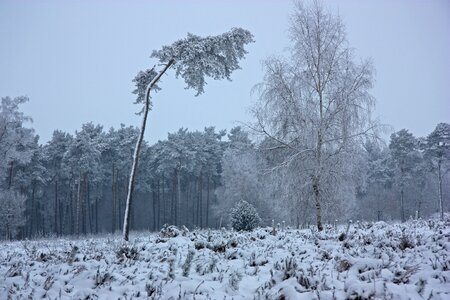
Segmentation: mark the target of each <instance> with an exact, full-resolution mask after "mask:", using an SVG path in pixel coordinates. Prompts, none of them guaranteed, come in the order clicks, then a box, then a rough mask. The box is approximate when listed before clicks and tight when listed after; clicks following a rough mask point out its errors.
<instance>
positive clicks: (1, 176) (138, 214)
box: [0, 97, 450, 239]
mask: <svg viewBox="0 0 450 300" xmlns="http://www.w3.org/2000/svg"><path fill="white" fill-rule="evenodd" d="M27 100H28V99H27V98H25V97H17V98H14V99H12V98H9V97H5V98H3V99H2V102H1V106H0V156H1V157H0V234H1V238H6V239H11V238H31V237H34V236H39V235H49V234H55V235H71V234H89V233H99V232H115V231H116V230H120V229H121V227H122V225H123V216H124V210H125V199H126V193H127V188H128V179H129V178H128V176H129V172H130V167H131V160H132V154H133V148H134V145H135V142H136V138H137V135H138V130H137V128H135V127H131V126H129V127H127V126H125V125H121V127H120V128H118V129H114V128H111V129H109V130H105V129H104V128H103V127H102V126H100V125H94V124H93V123H86V124H83V125H82V127H81V129H80V130H79V131H76V132H75V133H74V134H70V133H65V132H62V131H59V130H56V131H55V132H54V133H53V136H52V138H51V140H50V141H48V142H47V143H46V144H43V145H42V144H40V143H39V140H38V139H39V138H38V136H37V135H36V134H35V133H34V131H33V129H31V128H29V127H27V125H29V124H27V122H28V121H30V118H29V117H28V116H25V115H24V114H23V113H22V112H21V111H20V105H21V104H22V103H24V102H25V101H27ZM355 147H356V146H355ZM449 147H450V125H449V124H446V123H441V124H438V125H437V127H436V129H435V130H434V131H433V132H432V133H430V135H428V136H427V137H425V138H416V137H414V136H413V135H412V134H411V133H409V132H408V131H407V130H401V131H399V132H396V133H394V134H393V135H392V136H391V139H390V141H389V143H388V145H383V143H376V142H373V141H366V142H365V143H364V144H363V145H360V146H358V148H357V150H356V151H355V152H354V153H357V156H358V157H357V159H352V161H356V162H357V163H354V164H353V165H351V166H350V165H345V164H342V165H341V166H335V168H334V169H333V170H330V172H331V173H332V172H336V174H337V176H334V177H333V178H334V179H333V181H332V182H331V181H330V183H329V186H330V187H332V188H329V189H327V194H326V195H323V199H324V200H323V206H322V207H323V218H324V220H325V222H329V223H330V222H335V221H336V220H337V221H339V222H342V221H346V220H348V219H349V218H357V219H365V220H391V219H400V220H402V219H403V220H404V219H406V218H409V217H410V216H412V217H422V216H427V215H429V214H431V213H434V212H436V211H439V208H440V206H443V208H444V210H448V207H449V194H450V191H449V184H448V183H449V176H448V170H449V159H450V150H449V149H450V148H449ZM284 151H286V150H280V149H277V148H276V147H272V143H271V141H270V140H268V139H263V140H261V141H260V142H258V143H255V142H254V141H252V140H251V139H250V138H249V135H248V133H247V132H246V131H244V130H242V129H241V128H240V127H236V128H234V129H232V130H231V131H230V132H229V133H228V134H227V133H226V132H225V131H217V130H216V129H215V128H214V127H207V128H205V129H204V131H188V130H187V129H180V130H179V131H177V132H175V133H172V134H169V135H168V138H167V139H166V140H164V141H159V142H158V143H156V144H153V145H149V144H144V147H143V152H142V153H143V154H142V160H141V161H140V163H139V168H138V170H139V171H138V178H137V187H136V190H135V202H134V203H133V208H132V218H131V223H132V224H131V226H132V229H136V230H139V229H146V230H159V229H160V228H161V226H162V225H163V224H166V223H168V224H175V225H185V226H187V227H189V228H194V227H199V228H206V227H220V226H226V225H227V222H228V219H227V217H228V212H229V209H230V208H231V207H232V206H233V205H234V204H235V203H236V202H237V201H238V200H246V201H247V202H249V203H252V204H253V205H254V206H255V207H256V208H257V210H258V212H259V214H260V216H261V217H262V219H263V221H264V222H265V223H266V224H270V223H271V220H272V219H274V220H275V221H276V222H277V223H278V222H280V223H281V222H283V221H284V222H285V223H286V225H291V226H301V225H304V224H313V223H314V215H315V214H314V201H313V195H314V191H313V190H312V188H311V185H310V184H308V183H309V182H310V181H311V179H310V178H308V176H307V173H305V172H302V170H303V169H305V167H306V166H307V165H308V162H307V161H304V160H295V161H292V162H290V163H286V164H280V162H284V159H283V158H284V157H285V156H286V153H285V152H284ZM330 178H331V177H330Z"/></svg>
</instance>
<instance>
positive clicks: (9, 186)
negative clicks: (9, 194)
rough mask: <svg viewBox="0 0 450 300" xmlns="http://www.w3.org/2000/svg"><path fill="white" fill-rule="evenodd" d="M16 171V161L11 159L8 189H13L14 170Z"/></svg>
mask: <svg viewBox="0 0 450 300" xmlns="http://www.w3.org/2000/svg"><path fill="white" fill-rule="evenodd" d="M13 171H14V161H11V163H10V167H9V180H8V190H11V187H12V183H13V173H14V172H13Z"/></svg>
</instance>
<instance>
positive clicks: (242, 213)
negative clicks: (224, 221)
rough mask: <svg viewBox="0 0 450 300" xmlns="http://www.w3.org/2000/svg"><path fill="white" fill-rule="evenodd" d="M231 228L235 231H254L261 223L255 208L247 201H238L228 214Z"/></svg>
mask: <svg viewBox="0 0 450 300" xmlns="http://www.w3.org/2000/svg"><path fill="white" fill-rule="evenodd" d="M230 218H231V227H233V229H234V230H236V231H241V230H246V231H251V230H253V229H255V228H256V227H257V226H258V225H259V223H260V222H261V218H260V217H259V215H258V212H257V211H256V209H255V207H254V206H253V205H251V204H250V203H248V202H247V201H239V202H238V203H237V204H236V205H235V207H233V208H232V209H231V213H230Z"/></svg>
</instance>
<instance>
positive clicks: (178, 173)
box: [175, 170, 181, 224]
mask: <svg viewBox="0 0 450 300" xmlns="http://www.w3.org/2000/svg"><path fill="white" fill-rule="evenodd" d="M180 173H181V172H180V170H178V171H177V203H176V206H175V209H176V211H175V217H176V223H177V224H181V216H180V215H179V212H180V209H179V208H180V206H181V178H180ZM180 214H181V212H180Z"/></svg>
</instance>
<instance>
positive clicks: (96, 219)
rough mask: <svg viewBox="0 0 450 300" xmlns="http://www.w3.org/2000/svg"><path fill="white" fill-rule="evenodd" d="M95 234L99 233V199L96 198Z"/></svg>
mask: <svg viewBox="0 0 450 300" xmlns="http://www.w3.org/2000/svg"><path fill="white" fill-rule="evenodd" d="M95 233H98V197H95Z"/></svg>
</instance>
